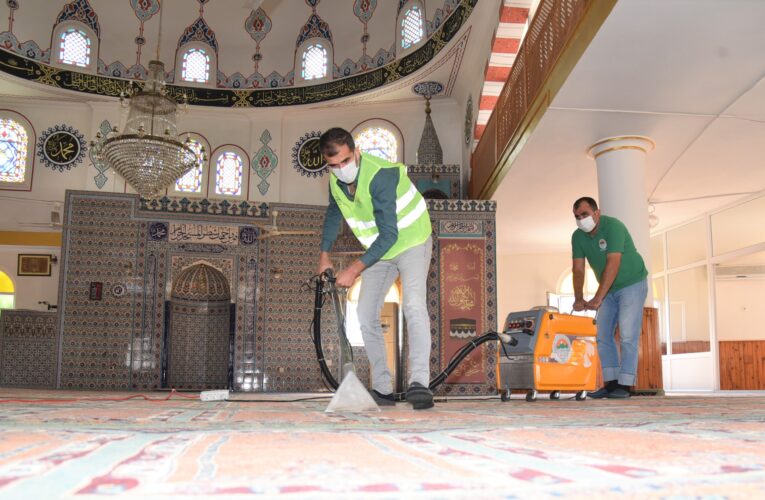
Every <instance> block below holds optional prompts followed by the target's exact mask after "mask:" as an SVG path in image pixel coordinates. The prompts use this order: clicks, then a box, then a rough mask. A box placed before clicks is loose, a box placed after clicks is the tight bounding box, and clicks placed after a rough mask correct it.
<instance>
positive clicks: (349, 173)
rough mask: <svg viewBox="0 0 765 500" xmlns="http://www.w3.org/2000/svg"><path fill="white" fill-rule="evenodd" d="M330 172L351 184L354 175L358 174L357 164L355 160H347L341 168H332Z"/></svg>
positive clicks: (354, 177) (354, 178)
mask: <svg viewBox="0 0 765 500" xmlns="http://www.w3.org/2000/svg"><path fill="white" fill-rule="evenodd" d="M332 173H333V174H335V177H337V178H338V179H340V182H344V183H346V184H351V183H353V181H355V180H356V176H357V175H358V174H359V166H358V165H356V161H355V160H354V161H351V162H348V164H347V165H345V166H344V167H343V168H333V169H332Z"/></svg>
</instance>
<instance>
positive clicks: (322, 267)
mask: <svg viewBox="0 0 765 500" xmlns="http://www.w3.org/2000/svg"><path fill="white" fill-rule="evenodd" d="M327 269H332V270H334V267H333V266H332V260H331V259H330V258H329V252H321V254H319V266H318V267H317V268H316V274H319V275H321V274H322V273H323V272H324V271H326V270H327Z"/></svg>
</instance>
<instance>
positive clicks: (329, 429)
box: [0, 389, 765, 499]
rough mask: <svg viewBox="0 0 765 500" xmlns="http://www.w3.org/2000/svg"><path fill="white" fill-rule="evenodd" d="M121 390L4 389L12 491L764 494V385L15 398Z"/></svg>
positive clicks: (2, 492) (0, 462) (1, 421)
mask: <svg viewBox="0 0 765 500" xmlns="http://www.w3.org/2000/svg"><path fill="white" fill-rule="evenodd" d="M122 396H125V393H84V392H64V391H34V390H12V389H0V400H2V401H4V402H2V403H0V498H19V499H22V498H24V499H27V498H86V497H87V498H139V497H156V496H163V497H169V498H207V497H213V498H248V497H253V498H256V497H261V498H266V497H273V496H283V497H287V498H301V499H302V498H359V497H365V498H366V497H369V498H402V497H413V496H416V497H421V498H464V497H475V498H532V497H533V498H548V497H560V496H566V497H572V498H585V497H586V498H588V499H592V498H607V497H613V496H617V495H619V496H622V495H625V496H632V497H636V498H637V497H639V498H678V497H684V498H685V497H695V498H700V497H707V496H708V497H714V498H757V497H759V498H763V497H765V452H763V449H765V397H724V398H714V397H635V398H632V399H631V400H628V401H610V400H605V401H604V400H600V401H593V400H586V401H581V402H580V401H574V400H561V401H548V400H540V401H537V402H535V403H527V402H525V401H523V400H522V399H519V400H515V399H513V400H512V401H510V402H507V403H502V402H500V401H499V399H490V400H451V401H448V402H440V403H437V405H436V408H435V409H433V410H427V411H418V412H415V411H413V410H411V409H410V407H409V406H407V405H405V404H403V403H399V404H398V405H397V406H396V407H395V408H384V409H383V411H381V412H379V413H372V414H344V415H341V414H326V413H324V408H325V407H326V405H327V403H328V400H327V399H324V400H311V401H301V402H287V399H288V398H294V397H295V395H293V394H290V395H286V396H284V397H283V398H281V399H280V398H279V397H273V396H272V397H269V398H267V399H270V401H266V402H251V401H250V402H201V401H198V400H192V399H176V398H173V399H170V400H168V401H143V400H131V401H123V402H106V401H76V402H54V401H48V402H35V403H14V402H7V401H8V400H13V399H37V398H50V399H63V398H82V397H94V398H106V397H112V398H117V397H122ZM162 396H163V395H162V394H158V395H157V394H152V395H150V397H162ZM256 396H257V395H248V397H250V398H251V399H252V398H254V397H256Z"/></svg>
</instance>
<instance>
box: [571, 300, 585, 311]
mask: <svg viewBox="0 0 765 500" xmlns="http://www.w3.org/2000/svg"><path fill="white" fill-rule="evenodd" d="M586 308H587V302H585V301H584V299H576V300H575V301H574V311H584V310H585V309H586Z"/></svg>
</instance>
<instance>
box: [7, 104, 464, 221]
mask: <svg viewBox="0 0 765 500" xmlns="http://www.w3.org/2000/svg"><path fill="white" fill-rule="evenodd" d="M431 107H432V115H431V116H432V118H433V122H434V125H435V127H436V130H437V132H438V135H439V139H440V142H441V146H442V148H443V150H444V162H445V163H456V164H460V163H461V162H462V153H463V151H462V147H461V144H463V142H464V141H463V140H462V139H461V138H462V131H461V130H462V129H461V127H455V126H452V125H453V124H455V123H462V122H463V120H464V116H463V110H462V109H461V107H460V106H458V104H457V103H456V102H455V101H454V100H452V99H449V98H443V99H435V100H434V101H433V102H432V104H431ZM0 108H5V109H10V110H13V111H16V112H18V113H21V114H23V115H24V116H26V117H27V118H28V119H29V121H30V122H31V123H32V125H33V127H34V129H35V132H36V134H37V137H38V138H39V137H40V134H41V133H42V132H43V131H44V130H46V129H47V128H49V127H52V126H54V125H57V124H66V125H69V126H72V127H74V128H76V129H77V130H78V131H79V132H80V133H82V134H83V135H84V136H85V140H86V141H87V142H88V147H89V143H90V141H91V140H92V139H93V138H94V137H95V134H96V132H97V131H98V127H99V126H100V124H101V122H102V121H103V120H109V122H110V123H111V124H112V125H118V126H119V127H121V126H122V122H124V113H123V112H121V111H120V108H119V105H118V103H117V102H116V101H108V102H105V101H100V102H92V103H69V102H51V101H39V100H38V101H34V100H29V99H18V98H16V99H10V98H5V99H3V98H0ZM424 110H425V102H424V100H422V99H419V98H413V99H412V100H410V101H405V102H401V103H396V104H369V105H355V106H353V107H330V106H329V105H326V104H325V105H321V106H314V107H308V106H304V107H297V108H296V107H290V108H289V109H283V108H267V109H247V110H242V109H230V108H211V107H194V108H191V109H190V111H189V112H188V114H181V115H180V117H179V119H178V130H179V131H180V132H196V133H199V134H200V135H202V136H204V137H205V138H206V139H207V140H208V142H209V143H210V151H208V154H210V155H211V154H212V153H213V152H214V151H215V150H216V149H217V148H219V147H220V146H221V145H224V144H233V145H236V146H239V147H240V148H242V149H243V150H244V151H245V152H246V153H247V155H248V156H249V160H250V161H251V160H252V159H253V158H254V156H255V155H256V153H257V151H258V150H259V149H260V148H261V146H262V143H261V141H260V137H261V134H262V133H263V131H264V130H266V129H268V131H269V132H270V134H271V137H272V139H271V141H270V143H269V146H270V147H271V148H272V149H273V150H274V151H275V152H276V154H277V156H278V166H277V168H276V170H274V172H272V174H271V176H270V177H269V178H268V182H269V184H270V185H271V187H270V188H269V190H268V192H267V193H266V194H265V195H262V194H261V193H260V192H259V191H258V188H257V184H258V183H259V182H260V178H259V177H258V176H257V175H256V174H255V173H254V172H253V171H251V170H252V169H251V168H250V174H249V175H248V176H245V177H246V178H247V177H248V178H249V191H248V193H249V194H248V196H247V199H248V200H249V201H251V202H253V201H254V202H257V203H260V202H284V203H301V204H317V205H324V204H326V203H327V196H328V191H327V177H326V176H324V177H316V178H314V177H307V176H303V175H301V174H300V172H298V171H297V170H296V169H295V168H294V167H293V165H292V148H293V147H294V146H295V144H296V142H297V141H298V140H299V139H300V137H301V136H303V135H304V134H306V133H307V132H312V131H324V130H327V129H328V128H330V127H333V126H340V127H344V128H347V129H349V130H350V129H352V128H353V127H355V126H356V125H357V124H359V123H360V122H362V121H365V120H368V119H371V118H383V119H386V120H389V121H391V122H393V123H394V124H395V125H396V126H397V127H398V128H399V129H400V131H401V133H402V135H403V137H404V158H403V161H404V163H414V162H415V161H416V154H417V147H418V146H419V142H420V136H421V134H422V130H423V127H424V124H425V111H424ZM30 146H31V147H34V146H32V145H30ZM97 174H98V171H97V170H96V169H95V168H94V167H93V166H92V163H91V161H90V159H89V158H86V159H85V160H84V161H83V162H82V163H80V164H78V165H77V166H75V167H74V168H72V169H71V170H65V171H63V172H58V171H54V170H51V169H49V168H46V167H45V166H44V165H43V164H42V163H41V162H40V161H39V159H35V162H34V177H33V182H32V191H31V192H17V191H1V190H0V210H2V211H3V215H4V216H3V217H2V219H1V220H0V230H29V228H28V227H27V228H24V227H21V226H19V225H18V224H17V223H18V222H24V221H27V222H28V220H27V219H30V218H31V219H33V220H35V221H39V222H46V221H48V220H49V213H50V208H52V205H53V202H63V200H64V193H65V190H66V189H76V190H82V189H85V190H93V191H107V192H125V191H126V188H125V183H124V181H123V180H122V179H120V178H118V176H116V174H115V173H114V172H113V171H107V172H106V175H107V176H108V177H109V181H108V182H107V184H106V185H105V186H104V187H103V188H102V189H99V188H98V187H97V186H96V184H95V182H94V180H93V178H94V177H95V176H96V175H97ZM127 191H129V192H132V191H130V190H129V189H128V190H127ZM211 197H213V196H211ZM9 199H10V200H16V201H15V202H14V205H13V209H12V210H9V207H10V206H11V205H8V203H11V201H9ZM30 200H35V202H32V201H30ZM40 201H44V202H49V203H47V204H46V203H40Z"/></svg>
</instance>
